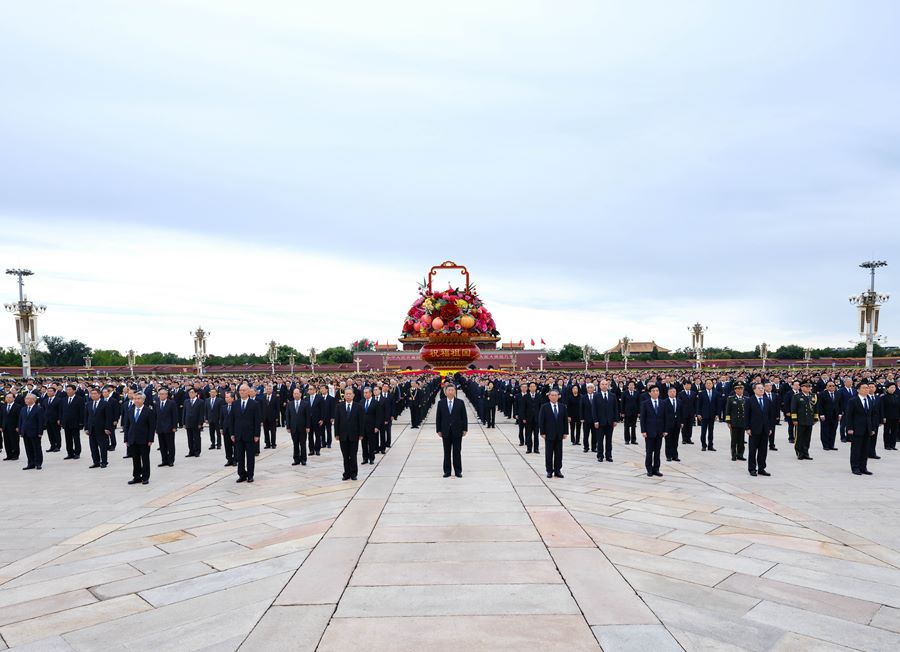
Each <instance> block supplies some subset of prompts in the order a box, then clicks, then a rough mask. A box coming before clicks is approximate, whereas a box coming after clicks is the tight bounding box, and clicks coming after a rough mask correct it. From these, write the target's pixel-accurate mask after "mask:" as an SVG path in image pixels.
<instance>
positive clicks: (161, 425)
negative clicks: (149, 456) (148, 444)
mask: <svg viewBox="0 0 900 652" xmlns="http://www.w3.org/2000/svg"><path fill="white" fill-rule="evenodd" d="M180 415H181V412H180V411H179V409H178V403H177V402H176V401H175V400H174V399H171V398H169V390H167V389H161V390H159V400H158V401H157V402H156V434H157V435H159V455H160V458H161V460H162V461H161V462H160V464H159V465H158V466H175V431H176V430H178V421H179V419H180V418H181V416H180Z"/></svg>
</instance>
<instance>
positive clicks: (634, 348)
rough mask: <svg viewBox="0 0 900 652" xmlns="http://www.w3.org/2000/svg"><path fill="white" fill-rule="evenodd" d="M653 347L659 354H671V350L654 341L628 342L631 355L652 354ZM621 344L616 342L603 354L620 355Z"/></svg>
mask: <svg viewBox="0 0 900 652" xmlns="http://www.w3.org/2000/svg"><path fill="white" fill-rule="evenodd" d="M654 347H655V348H656V350H657V352H659V353H671V352H672V349H667V348H666V347H664V346H660V345H659V344H657V343H656V342H655V341H654V340H650V341H649V342H629V344H628V351H629V352H630V354H631V355H640V354H641V353H653V349H654ZM621 352H622V350H621V344H619V342H616V343H615V345H613V347H612V348H611V349H607V350H606V351H604V353H621Z"/></svg>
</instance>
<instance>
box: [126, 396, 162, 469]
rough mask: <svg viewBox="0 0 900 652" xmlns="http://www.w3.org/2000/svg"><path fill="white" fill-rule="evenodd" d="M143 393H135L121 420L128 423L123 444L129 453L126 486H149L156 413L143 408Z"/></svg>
mask: <svg viewBox="0 0 900 652" xmlns="http://www.w3.org/2000/svg"><path fill="white" fill-rule="evenodd" d="M144 400H145V396H144V393H143V392H135V393H134V396H133V397H132V406H131V407H130V408H129V411H128V412H127V413H126V414H123V415H122V420H123V421H126V420H127V423H128V430H127V431H126V434H125V443H126V444H128V449H129V451H130V452H131V465H132V472H131V480H129V481H128V484H137V483H139V482H140V483H141V484H150V448H151V447H152V446H153V437H154V435H155V433H156V412H155V411H154V410H151V409H150V408H147V407H145V406H144Z"/></svg>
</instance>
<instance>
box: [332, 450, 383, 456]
mask: <svg viewBox="0 0 900 652" xmlns="http://www.w3.org/2000/svg"><path fill="white" fill-rule="evenodd" d="M382 452H384V451H382ZM318 454H319V451H316V455H318Z"/></svg>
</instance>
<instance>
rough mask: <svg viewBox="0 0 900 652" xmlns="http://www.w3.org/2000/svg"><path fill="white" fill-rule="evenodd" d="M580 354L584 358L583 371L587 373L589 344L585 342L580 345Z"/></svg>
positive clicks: (589, 355) (589, 359)
mask: <svg viewBox="0 0 900 652" xmlns="http://www.w3.org/2000/svg"><path fill="white" fill-rule="evenodd" d="M581 355H582V357H583V358H584V372H585V373H587V370H588V364H590V362H591V345H590V344H585V345H584V346H583V347H581Z"/></svg>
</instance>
